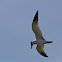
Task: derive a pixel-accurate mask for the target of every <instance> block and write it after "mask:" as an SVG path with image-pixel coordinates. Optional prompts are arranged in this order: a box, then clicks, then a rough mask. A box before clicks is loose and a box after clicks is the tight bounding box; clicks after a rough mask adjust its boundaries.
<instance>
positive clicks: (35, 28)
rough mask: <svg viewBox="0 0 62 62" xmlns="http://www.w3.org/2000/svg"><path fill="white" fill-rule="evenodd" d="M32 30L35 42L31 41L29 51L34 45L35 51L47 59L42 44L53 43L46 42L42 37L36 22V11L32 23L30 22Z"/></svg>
mask: <svg viewBox="0 0 62 62" xmlns="http://www.w3.org/2000/svg"><path fill="white" fill-rule="evenodd" d="M32 30H33V32H34V34H35V37H36V40H33V41H31V49H32V46H33V45H34V44H37V47H36V49H37V51H38V52H39V53H40V54H41V55H42V56H44V57H48V56H47V55H46V53H45V51H44V44H48V43H53V41H46V40H45V39H44V37H43V35H42V32H41V30H40V28H39V22H38V11H37V12H36V14H35V16H34V19H33V22H32Z"/></svg>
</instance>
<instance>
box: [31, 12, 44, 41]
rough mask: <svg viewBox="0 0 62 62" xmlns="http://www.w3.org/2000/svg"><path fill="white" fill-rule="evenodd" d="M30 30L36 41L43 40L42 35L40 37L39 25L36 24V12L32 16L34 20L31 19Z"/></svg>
mask: <svg viewBox="0 0 62 62" xmlns="http://www.w3.org/2000/svg"><path fill="white" fill-rule="evenodd" d="M32 30H33V32H34V34H35V36H36V39H42V40H45V39H44V38H43V35H42V32H41V30H40V28H39V24H38V11H37V13H36V14H35V16H34V19H33V22H32Z"/></svg>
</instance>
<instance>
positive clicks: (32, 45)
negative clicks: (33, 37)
mask: <svg viewBox="0 0 62 62" xmlns="http://www.w3.org/2000/svg"><path fill="white" fill-rule="evenodd" d="M32 46H33V42H32V41H31V49H32Z"/></svg>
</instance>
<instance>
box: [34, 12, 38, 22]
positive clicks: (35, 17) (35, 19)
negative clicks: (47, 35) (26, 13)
mask: <svg viewBox="0 0 62 62" xmlns="http://www.w3.org/2000/svg"><path fill="white" fill-rule="evenodd" d="M37 21H38V11H37V12H36V14H35V16H34V19H33V22H37Z"/></svg>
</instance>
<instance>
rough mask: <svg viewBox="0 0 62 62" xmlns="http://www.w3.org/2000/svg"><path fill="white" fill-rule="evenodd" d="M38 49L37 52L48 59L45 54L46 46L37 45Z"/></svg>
mask: <svg viewBox="0 0 62 62" xmlns="http://www.w3.org/2000/svg"><path fill="white" fill-rule="evenodd" d="M36 49H37V51H38V52H39V53H40V54H41V55H42V56H44V57H48V56H47V55H46V53H45V52H44V44H42V45H39V44H38V45H37V47H36Z"/></svg>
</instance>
